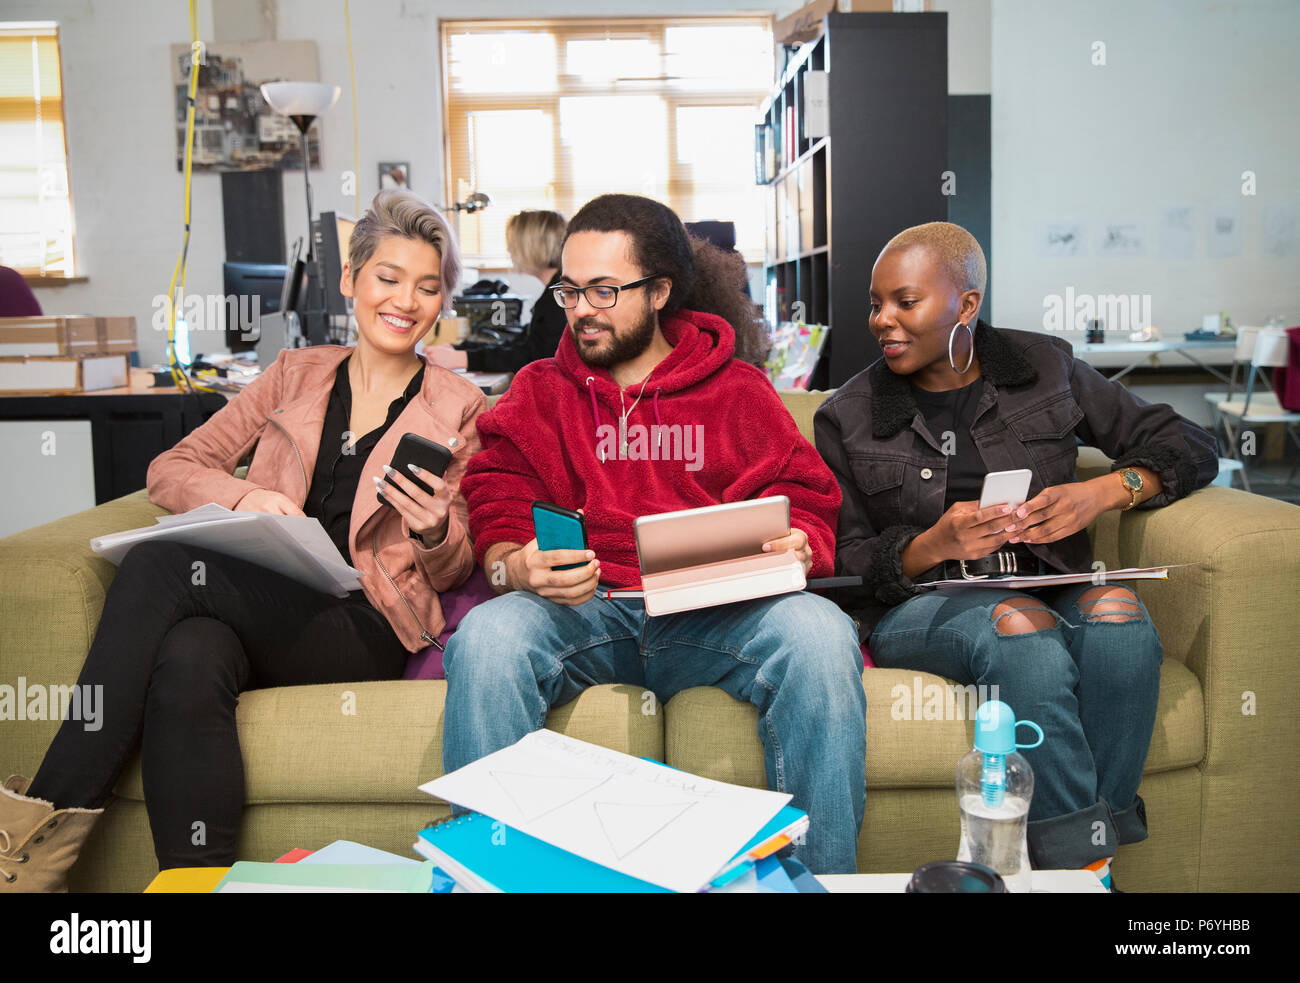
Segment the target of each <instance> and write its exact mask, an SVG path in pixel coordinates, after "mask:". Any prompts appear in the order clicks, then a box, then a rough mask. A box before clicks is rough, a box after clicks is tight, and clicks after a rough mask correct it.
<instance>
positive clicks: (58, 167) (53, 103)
mask: <svg viewBox="0 0 1300 983" xmlns="http://www.w3.org/2000/svg"><path fill="white" fill-rule="evenodd" d="M0 264H3V265H5V266H11V267H14V268H15V269H17V270H19V271H20V272H22V273H26V274H38V275H43V276H52V277H59V276H73V275H75V273H76V266H75V257H74V254H73V249H72V202H71V200H70V198H69V196H68V149H67V142H66V140H65V137H64V131H63V80H62V73H61V70H60V67H59V33H58V28H57V27H55V25H53V24H43V23H41V24H30V23H27V24H5V23H0Z"/></svg>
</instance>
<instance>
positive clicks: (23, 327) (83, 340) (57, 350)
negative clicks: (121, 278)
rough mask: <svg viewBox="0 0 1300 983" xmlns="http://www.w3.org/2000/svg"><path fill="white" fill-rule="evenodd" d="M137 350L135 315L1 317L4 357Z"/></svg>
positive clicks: (0, 349) (1, 352) (0, 345)
mask: <svg viewBox="0 0 1300 983" xmlns="http://www.w3.org/2000/svg"><path fill="white" fill-rule="evenodd" d="M135 350H136V334H135V318H134V317H96V316H93V315H83V314H67V315H65V314H59V315H52V316H49V317H0V357H11V358H14V357H22V356H54V355H129V354H130V353H131V352H133V351H135Z"/></svg>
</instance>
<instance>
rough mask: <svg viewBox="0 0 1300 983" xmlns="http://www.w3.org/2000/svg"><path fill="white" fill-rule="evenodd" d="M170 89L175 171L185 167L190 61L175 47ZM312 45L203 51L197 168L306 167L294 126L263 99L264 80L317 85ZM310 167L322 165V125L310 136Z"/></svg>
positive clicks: (229, 45)
mask: <svg viewBox="0 0 1300 983" xmlns="http://www.w3.org/2000/svg"><path fill="white" fill-rule="evenodd" d="M170 54H171V86H172V92H173V94H174V108H173V118H174V121H175V124H176V169H177V170H178V171H180V170H183V169H184V162H185V135H186V119H187V116H188V110H189V106H188V97H189V84H190V68H191V64H192V62H191V55H190V46H189V45H188V44H173V45H171V46H170ZM316 66H317V57H316V42H315V41H224V42H214V43H213V44H211V45H209V46H208V47H207V49H206V59H205V61H203V62H201V63H200V64H199V81H198V89H197V91H196V92H195V93H194V170H195V171H196V172H198V171H262V170H267V169H271V168H273V169H276V170H286V169H289V170H297V169H298V168H301V167H302V138H301V136H300V135H299V133H298V128H297V127H296V126H294V124H293V121H292V120H290V119H289V118H288V117H286V116H281V115H279V114H278V113H276V112H274V111H272V109H271V107H270V106H268V105H267V104H266V100H265V99H263V98H262V83H263V82H281V81H284V80H286V79H293V80H294V81H298V82H315V81H318V80H319V77H320V73H319V72H318V71H317V68H316ZM307 153H308V154H309V155H310V157H311V166H312V167H313V168H319V167H320V162H321V146H320V123H319V122H317V123H315V124H314V125H313V126H312V127H311V129H310V130H308V131H307Z"/></svg>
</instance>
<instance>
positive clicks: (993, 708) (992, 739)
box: [975, 700, 1043, 754]
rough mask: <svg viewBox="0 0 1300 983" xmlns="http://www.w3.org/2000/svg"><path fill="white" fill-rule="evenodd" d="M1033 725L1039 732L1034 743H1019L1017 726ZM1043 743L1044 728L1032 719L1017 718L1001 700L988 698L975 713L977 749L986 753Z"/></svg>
mask: <svg viewBox="0 0 1300 983" xmlns="http://www.w3.org/2000/svg"><path fill="white" fill-rule="evenodd" d="M1022 726H1023V727H1032V728H1033V729H1034V731H1035V732H1036V733H1037V734H1038V740H1037V741H1035V742H1034V743H1033V744H1017V743H1016V728H1017V727H1022ZM1042 743H1043V729H1042V728H1041V727H1039V726H1038V725H1037V724H1036V723H1034V722H1033V721H1032V720H1016V715H1015V712H1014V711H1013V710H1012V709H1011V707H1009V706H1007V704H1005V703H1003V702H1002V701H1001V700H986V701H985V702H984V703H982V704H981V705H980V708H979V712H978V713H977V714H976V715H975V750H976V751H982V752H983V753H984V754H1010V753H1011V752H1013V751H1015V750H1016V749H1018V748H1022V749H1029V748H1036V747H1038V745H1039V744H1042Z"/></svg>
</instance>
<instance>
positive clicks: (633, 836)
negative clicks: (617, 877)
mask: <svg viewBox="0 0 1300 983" xmlns="http://www.w3.org/2000/svg"><path fill="white" fill-rule="evenodd" d="M693 805H695V803H694V802H654V803H633V802H593V803H592V805H591V807H592V808H593V809H594V810H595V811H596V819H597V820H598V821H599V822H600V828H601V831H602V832H603V833H604V834H605V839H607V840H609V846H610V849H612V850H613V851H614V856H616V857H618V859H619V860H622V859H623V858H624V857H626V856H627V855H628V854H629V853H631V852H632V851H633V850H636V849H637V848H639V847H641V846H644V845H645V844H646V843H648V842H649V841H650V840H652V839H654V838H655V837H656V836H658V835H659V834H660V833H662V832H663V831H664V830H665V829H666V828H667V827H668V826H669V825H670V824H671V823H672V822H673V821H674V820H676V819H678V818H680V817H681V815H682V814H683V813H684V812H686V810H687V809H689V808H690V807H691V806H693Z"/></svg>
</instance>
